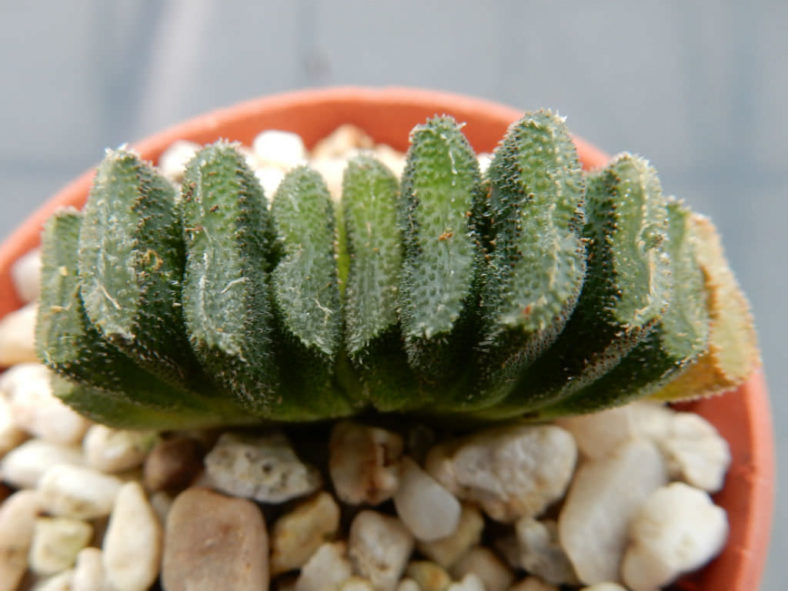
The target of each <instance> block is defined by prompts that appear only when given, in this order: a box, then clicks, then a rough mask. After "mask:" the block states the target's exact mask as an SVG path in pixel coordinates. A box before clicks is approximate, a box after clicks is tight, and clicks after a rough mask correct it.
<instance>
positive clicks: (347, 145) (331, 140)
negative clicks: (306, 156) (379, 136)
mask: <svg viewBox="0 0 788 591" xmlns="http://www.w3.org/2000/svg"><path fill="white" fill-rule="evenodd" d="M374 145H375V142H374V141H373V140H372V138H371V137H369V135H367V133H366V132H365V131H364V130H362V129H360V128H359V127H356V126H355V125H351V124H349V123H346V124H344V125H340V126H339V127H337V128H336V129H335V130H334V131H332V132H331V134H329V135H327V136H326V137H324V138H323V139H321V140H320V141H319V142H317V143H316V144H315V146H314V147H313V148H312V151H311V152H310V156H311V157H312V158H313V159H319V158H344V159H346V160H347V159H349V158H350V157H351V155H352V153H353V152H354V151H356V150H359V149H371V148H373V147H374Z"/></svg>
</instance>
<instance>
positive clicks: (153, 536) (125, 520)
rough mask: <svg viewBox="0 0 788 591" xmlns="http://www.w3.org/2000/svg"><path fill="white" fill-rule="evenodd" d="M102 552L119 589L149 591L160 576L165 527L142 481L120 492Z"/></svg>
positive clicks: (112, 580) (125, 486) (113, 584)
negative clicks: (162, 525) (149, 499)
mask: <svg viewBox="0 0 788 591" xmlns="http://www.w3.org/2000/svg"><path fill="white" fill-rule="evenodd" d="M102 551H103V552H104V556H103V560H104V569H105V572H106V576H107V580H108V581H109V583H110V584H111V585H112V587H114V588H115V589H117V591H146V590H147V589H149V588H150V587H151V585H153V583H154V582H155V581H156V579H157V578H158V576H159V563H160V562H161V556H162V529H161V525H160V524H159V519H158V517H157V516H156V514H155V512H154V511H153V508H152V507H151V506H150V503H148V500H147V498H146V496H145V491H143V489H142V486H141V485H140V484H139V483H138V482H127V483H126V484H124V485H123V486H122V487H121V489H120V491H119V492H118V495H117V497H116V499H115V505H114V507H113V508H112V515H111V517H110V520H109V526H108V527H107V531H106V533H105V534H104V542H103V544H102Z"/></svg>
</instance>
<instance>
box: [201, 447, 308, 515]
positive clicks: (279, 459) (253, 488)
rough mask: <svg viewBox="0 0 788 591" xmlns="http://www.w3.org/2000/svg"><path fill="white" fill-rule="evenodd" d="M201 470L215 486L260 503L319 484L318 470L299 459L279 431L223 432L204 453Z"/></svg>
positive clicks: (299, 494)
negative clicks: (254, 433) (259, 433)
mask: <svg viewBox="0 0 788 591" xmlns="http://www.w3.org/2000/svg"><path fill="white" fill-rule="evenodd" d="M205 472H206V475H207V476H208V478H209V480H210V481H211V482H213V484H214V485H215V486H216V488H217V489H218V490H220V491H222V492H224V493H227V494H230V495H234V496H238V497H247V498H250V499H255V500H257V501H260V502H263V503H281V502H282V501H287V500H290V499H294V498H297V497H302V496H305V495H308V494H311V493H313V492H315V491H316V490H317V489H318V488H320V485H321V479H320V472H318V471H317V469H316V468H314V467H313V466H309V465H307V464H305V463H303V462H302V461H301V460H299V459H298V456H296V453H295V451H293V448H292V447H291V445H290V442H289V441H288V440H287V437H285V436H284V435H282V434H281V433H273V434H271V435H268V436H264V437H244V436H241V435H235V434H231V433H225V434H224V435H222V436H221V437H220V438H219V442H218V443H217V444H216V446H215V447H214V448H213V449H212V450H211V451H210V453H208V455H207V456H206V457H205Z"/></svg>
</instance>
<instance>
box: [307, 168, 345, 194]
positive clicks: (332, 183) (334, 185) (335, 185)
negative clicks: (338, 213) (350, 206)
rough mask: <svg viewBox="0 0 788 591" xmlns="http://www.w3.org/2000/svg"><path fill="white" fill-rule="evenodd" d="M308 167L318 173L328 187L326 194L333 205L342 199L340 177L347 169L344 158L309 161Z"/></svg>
mask: <svg viewBox="0 0 788 591" xmlns="http://www.w3.org/2000/svg"><path fill="white" fill-rule="evenodd" d="M309 165H310V166H311V167H312V168H314V169H315V170H316V171H317V172H319V173H320V176H321V177H323V180H324V181H325V183H326V187H328V192H329V193H330V194H331V198H332V199H333V200H334V202H335V203H339V202H340V200H341V199H342V176H343V175H344V173H345V168H347V160H346V159H344V158H317V159H315V160H312V161H310V163H309Z"/></svg>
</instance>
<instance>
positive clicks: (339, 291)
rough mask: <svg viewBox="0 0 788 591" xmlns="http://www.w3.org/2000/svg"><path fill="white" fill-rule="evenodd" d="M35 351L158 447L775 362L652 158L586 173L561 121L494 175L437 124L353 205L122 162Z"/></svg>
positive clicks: (681, 393)
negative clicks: (399, 166)
mask: <svg viewBox="0 0 788 591" xmlns="http://www.w3.org/2000/svg"><path fill="white" fill-rule="evenodd" d="M37 347H38V352H39V356H40V357H41V359H42V361H43V362H44V363H46V364H47V365H48V366H49V367H51V368H52V369H54V370H55V372H56V373H57V375H58V378H57V380H56V384H55V390H56V392H57V394H58V395H59V396H60V397H61V398H62V399H63V400H64V401H65V402H67V403H68V404H70V405H71V406H73V407H74V408H76V409H77V410H79V411H80V412H82V413H84V414H86V415H88V416H90V417H91V418H93V419H95V420H97V421H100V422H104V423H107V424H110V425H115V426H123V427H145V428H150V427H159V428H172V427H184V426H208V425H216V424H240V423H249V422H255V421H311V420H319V419H328V418H334V417H342V416H348V415H353V414H357V413H360V412H364V411H366V410H369V409H372V410H377V411H381V412H413V413H419V414H422V415H429V416H433V417H449V418H453V419H456V418H457V417H465V418H467V419H470V420H498V419H508V418H517V417H527V418H537V419H539V418H550V417H554V416H558V415H564V414H573V413H580V412H589V411H594V410H599V409H602V408H605V407H607V406H611V405H616V404H622V403H624V402H626V401H629V400H631V399H634V398H638V397H643V396H649V395H650V396H656V397H658V398H661V399H667V400H672V399H677V398H691V397H694V396H700V395H704V394H708V393H712V392H716V391H718V390H721V389H727V388H730V387H731V386H733V385H735V384H736V383H738V382H739V381H741V380H743V379H744V378H746V377H747V375H748V374H749V373H750V372H751V371H752V369H753V367H754V365H755V364H757V361H758V353H757V345H756V343H755V337H754V333H753V332H752V324H751V319H750V317H749V311H748V307H747V303H746V300H744V297H743V296H742V295H741V292H740V290H739V289H738V286H737V285H736V283H735V280H734V279H733V276H732V274H731V273H730V271H729V269H728V268H727V265H726V263H725V260H724V257H723V256H722V253H721V250H720V247H719V244H718V241H717V237H716V235H715V233H714V230H713V227H711V226H710V224H709V223H708V222H707V221H706V220H705V219H703V218H700V217H699V216H697V215H696V214H694V213H692V212H690V211H689V209H688V208H687V206H686V205H684V204H683V203H681V202H679V201H676V200H675V199H666V198H664V197H663V196H662V192H661V188H660V184H659V181H658V179H657V176H656V173H655V171H654V169H653V168H652V167H651V166H650V165H649V164H648V163H647V162H646V161H645V160H643V159H642V158H639V157H636V156H632V155H630V154H622V155H620V156H618V157H616V158H614V159H613V160H612V162H611V163H610V164H609V165H608V166H607V167H606V168H605V169H603V170H598V171H593V172H591V173H584V172H583V171H582V170H581V167H580V164H579V162H578V158H577V154H576V152H575V149H574V146H573V144H572V140H571V137H570V135H569V133H568V131H567V129H566V126H565V124H564V122H563V120H562V119H561V118H559V117H557V116H556V115H554V114H552V113H550V112H548V111H539V112H536V113H529V114H526V115H525V116H524V117H523V119H521V120H520V121H518V122H516V123H515V124H513V125H512V126H511V127H510V129H509V131H508V132H507V134H506V136H505V137H504V138H503V140H502V141H501V143H500V145H499V146H498V148H497V150H496V151H495V154H494V157H493V160H492V163H491V165H490V167H489V170H488V171H487V172H486V173H485V174H482V173H481V171H480V168H479V164H478V161H477V158H476V155H475V154H474V152H473V150H472V148H471V146H470V144H469V143H468V141H467V140H466V138H465V136H464V135H463V133H462V131H461V126H460V125H458V124H457V123H456V122H455V121H454V120H453V119H452V118H450V117H446V116H443V117H435V118H433V119H430V120H429V121H427V122H426V123H425V124H424V125H419V126H417V127H416V128H415V129H414V130H413V132H412V134H411V146H410V149H409V151H408V154H407V164H406V167H405V172H404V174H403V178H402V180H401V182H400V181H399V180H398V179H397V178H396V177H395V176H394V175H393V174H392V173H391V172H390V171H389V170H388V169H387V168H386V167H385V166H384V165H383V164H381V163H380V162H378V161H377V160H375V159H374V158H373V157H372V156H370V155H362V156H359V157H356V158H355V159H353V160H352V161H351V162H350V163H349V164H348V166H347V168H346V171H345V176H344V182H343V188H342V199H341V202H340V203H338V204H335V203H333V202H332V200H331V197H330V195H329V192H328V190H327V188H326V185H325V183H324V182H323V180H322V178H321V177H320V175H319V174H318V173H317V172H315V171H313V170H311V169H309V168H307V167H305V166H303V167H299V168H296V169H294V170H292V171H291V172H290V173H288V174H287V176H286V177H285V179H284V180H283V182H282V183H281V185H280V186H279V188H278V190H277V191H276V193H275V194H274V195H273V196H272V198H271V203H270V206H269V203H268V202H267V196H265V195H264V194H263V190H262V188H261V186H260V184H259V182H258V180H257V178H256V177H255V175H254V173H253V172H252V171H251V170H250V169H248V168H247V165H246V163H245V160H244V158H243V156H242V155H241V154H240V153H239V152H238V150H237V146H235V145H233V144H229V143H226V142H218V143H216V144H213V145H210V146H206V147H205V148H203V149H202V150H201V151H199V152H198V153H197V155H196V156H195V157H194V159H193V160H192V161H191V162H190V163H189V165H188V167H187V169H186V172H185V175H184V179H183V183H182V186H181V187H180V188H176V187H174V186H173V185H172V184H170V182H169V181H168V180H166V179H165V178H164V177H162V176H161V175H160V174H159V173H158V171H157V170H156V169H155V168H153V167H152V166H150V165H148V164H146V163H144V162H142V161H141V160H140V159H139V158H138V157H137V156H136V155H134V154H133V153H132V152H129V151H125V150H118V151H109V152H108V153H107V156H106V158H105V159H104V161H103V162H102V163H101V165H100V166H99V167H98V171H97V174H96V178H95V181H94V185H93V189H92V191H91V193H90V195H89V197H88V201H87V204H86V206H85V208H84V211H82V212H77V211H75V210H68V211H61V212H59V213H58V214H56V215H55V216H54V217H53V218H52V219H51V220H50V222H49V223H48V225H47V227H46V229H45V232H44V236H43V291H42V296H41V304H40V311H39V318H38V326H37ZM731 352H733V353H731Z"/></svg>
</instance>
